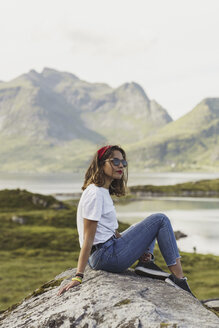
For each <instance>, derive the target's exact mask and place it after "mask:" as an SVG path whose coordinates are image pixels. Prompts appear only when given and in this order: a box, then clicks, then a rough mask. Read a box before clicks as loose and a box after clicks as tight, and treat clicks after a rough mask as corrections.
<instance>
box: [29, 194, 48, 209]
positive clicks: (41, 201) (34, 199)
mask: <svg viewBox="0 0 219 328" xmlns="http://www.w3.org/2000/svg"><path fill="white" fill-rule="evenodd" d="M32 202H33V204H34V205H40V206H43V207H47V201H46V200H44V199H42V198H40V197H38V196H36V195H33V196H32Z"/></svg>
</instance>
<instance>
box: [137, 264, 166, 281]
mask: <svg viewBox="0 0 219 328" xmlns="http://www.w3.org/2000/svg"><path fill="white" fill-rule="evenodd" d="M135 273H137V274H138V275H140V276H145V277H149V278H154V279H162V280H165V279H166V278H167V277H169V275H170V274H169V273H167V272H165V271H163V270H162V269H161V268H159V267H158V266H157V265H156V264H154V262H153V261H147V262H141V261H139V263H138V264H137V265H136V267H135Z"/></svg>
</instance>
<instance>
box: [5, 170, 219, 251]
mask: <svg viewBox="0 0 219 328" xmlns="http://www.w3.org/2000/svg"><path fill="white" fill-rule="evenodd" d="M216 178H219V172H218V173H193V172H189V173H181V172H174V173H172V172H164V173H152V172H147V173H129V184H128V185H129V186H132V185H144V184H153V185H168V184H176V183H183V182H187V181H197V180H202V179H216ZM82 183H83V175H82V174H65V173H64V174H37V175H36V174H35V175H33V174H19V175H18V174H9V173H8V174H1V173H0V189H6V188H7V189H15V188H20V189H26V190H28V191H31V192H36V193H41V194H47V195H48V194H56V193H65V194H68V193H69V194H70V193H74V192H81V186H82ZM68 198H71V196H70V197H68V195H66V196H65V197H62V199H68ZM116 209H117V216H118V219H119V220H121V221H124V222H127V223H130V224H132V223H135V222H138V221H140V220H142V219H144V218H145V217H147V216H149V215H150V214H152V213H156V212H163V213H165V214H166V215H167V216H168V217H169V218H170V220H171V222H172V225H173V228H174V230H180V231H182V232H184V233H186V234H187V235H188V237H187V238H182V239H180V240H179V241H178V246H179V248H180V250H182V251H188V252H193V247H196V249H197V252H199V253H203V254H207V253H212V254H215V255H219V199H218V198H216V199H213V198H184V197H183V198H179V197H177V198H176V197H175V198H174V197H162V198H147V199H145V200H143V201H136V202H132V203H130V204H127V205H116Z"/></svg>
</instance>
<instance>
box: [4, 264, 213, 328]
mask: <svg viewBox="0 0 219 328" xmlns="http://www.w3.org/2000/svg"><path fill="white" fill-rule="evenodd" d="M75 271H76V270H75V269H72V270H67V271H66V272H63V273H62V274H60V275H58V276H56V277H55V279H54V280H53V281H51V282H49V283H47V284H45V285H44V286H42V287H41V288H39V289H38V290H36V291H35V292H34V293H33V294H31V295H29V296H28V297H27V298H26V299H24V300H23V301H22V302H21V304H19V305H18V306H17V307H13V308H12V309H9V310H7V311H5V312H3V313H2V314H1V315H0V327H4V328H15V327H16V328H18V327H20V328H24V327H25V328H46V327H50V328H58V327H63V328H64V327H65V328H67V327H68V328H73V327H84V328H85V327H87V328H88V327H92V328H94V327H98V328H106V327H110V328H114V327H115V328H116V327H121V328H134V327H148V328H149V327H150V328H155V327H156V328H160V327H175V328H176V327H177V328H186V327H188V328H193V327H194V328H197V327H202V328H203V327H206V328H216V327H219V318H218V317H217V316H216V315H215V314H214V313H212V312H211V311H209V310H207V309H206V308H205V307H204V306H203V305H202V304H201V302H200V301H199V300H197V299H195V298H194V297H193V296H191V295H190V294H189V293H187V292H185V291H183V290H176V289H175V288H174V287H172V286H169V285H167V284H166V283H165V282H163V281H159V280H153V279H149V278H145V277H140V276H137V275H136V274H135V273H134V271H133V270H131V269H129V270H127V271H125V272H124V273H121V274H113V273H109V272H104V271H94V270H91V269H90V268H89V267H87V269H86V272H85V278H84V281H83V284H82V285H79V286H77V287H74V288H71V289H70V290H69V291H67V292H66V293H64V294H62V295H61V296H57V293H58V290H59V289H60V286H59V285H60V282H61V286H63V285H65V284H66V283H68V281H70V280H71V277H72V276H73V275H74V274H75Z"/></svg>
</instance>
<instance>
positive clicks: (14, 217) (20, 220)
mask: <svg viewBox="0 0 219 328" xmlns="http://www.w3.org/2000/svg"><path fill="white" fill-rule="evenodd" d="M11 220H12V222H15V223H19V224H25V219H24V218H22V217H18V216H16V215H13V216H12V218H11Z"/></svg>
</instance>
